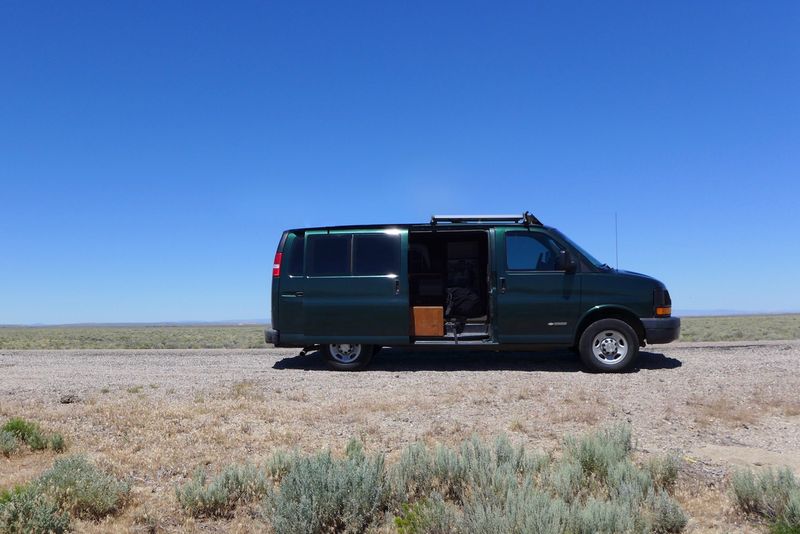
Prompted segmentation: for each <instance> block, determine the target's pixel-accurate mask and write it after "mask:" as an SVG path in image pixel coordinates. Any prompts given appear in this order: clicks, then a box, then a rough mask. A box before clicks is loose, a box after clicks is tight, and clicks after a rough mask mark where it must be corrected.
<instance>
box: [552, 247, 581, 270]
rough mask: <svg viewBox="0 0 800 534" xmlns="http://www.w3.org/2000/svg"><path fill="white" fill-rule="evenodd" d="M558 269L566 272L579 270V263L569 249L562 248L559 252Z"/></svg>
mask: <svg viewBox="0 0 800 534" xmlns="http://www.w3.org/2000/svg"><path fill="white" fill-rule="evenodd" d="M556 269H558V270H559V271H564V272H565V273H568V274H570V273H574V272H575V271H577V270H578V263H577V262H576V261H575V259H574V258H573V257H572V254H570V253H569V251H566V250H562V251H561V252H559V253H558V261H557V262H556Z"/></svg>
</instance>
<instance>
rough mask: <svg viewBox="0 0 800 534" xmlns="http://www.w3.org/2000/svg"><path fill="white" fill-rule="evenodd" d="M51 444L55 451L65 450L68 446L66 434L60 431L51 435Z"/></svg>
mask: <svg viewBox="0 0 800 534" xmlns="http://www.w3.org/2000/svg"><path fill="white" fill-rule="evenodd" d="M49 445H50V448H51V449H53V450H54V451H55V452H64V451H65V450H66V448H67V444H66V443H65V442H64V436H62V435H61V434H59V433H58V432H56V433H55V434H52V435H51V436H50V440H49Z"/></svg>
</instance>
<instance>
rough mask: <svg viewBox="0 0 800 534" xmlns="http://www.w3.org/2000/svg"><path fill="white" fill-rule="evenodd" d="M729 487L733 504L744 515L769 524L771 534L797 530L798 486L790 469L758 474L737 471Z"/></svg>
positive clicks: (799, 517) (799, 511)
mask: <svg viewBox="0 0 800 534" xmlns="http://www.w3.org/2000/svg"><path fill="white" fill-rule="evenodd" d="M732 487H733V495H734V499H735V501H736V504H737V506H738V507H739V509H740V510H741V511H743V512H744V513H747V514H753V515H756V516H760V517H763V518H765V519H767V520H769V521H771V522H772V523H773V530H775V531H779V532H792V530H791V529H800V484H798V482H797V479H795V477H794V474H793V473H792V471H791V470H790V469H788V468H783V469H780V470H778V471H777V472H775V471H773V470H772V469H768V470H765V471H762V472H760V473H758V474H754V473H753V472H752V471H749V470H747V471H737V472H736V473H734V474H733V479H732ZM787 529H789V530H787Z"/></svg>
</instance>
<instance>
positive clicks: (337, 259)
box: [308, 235, 350, 276]
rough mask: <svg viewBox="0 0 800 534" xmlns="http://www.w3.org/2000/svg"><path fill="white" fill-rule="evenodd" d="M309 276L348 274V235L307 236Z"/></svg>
mask: <svg viewBox="0 0 800 534" xmlns="http://www.w3.org/2000/svg"><path fill="white" fill-rule="evenodd" d="M308 259H309V265H308V274H309V276H341V275H348V274H350V236H349V235H312V236H308Z"/></svg>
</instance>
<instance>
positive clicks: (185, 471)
mask: <svg viewBox="0 0 800 534" xmlns="http://www.w3.org/2000/svg"><path fill="white" fill-rule="evenodd" d="M799 371H800V341H778V342H736V343H676V344H672V345H664V346H654V347H648V348H647V349H644V350H643V352H642V354H641V356H640V358H639V360H638V362H637V365H636V366H635V368H634V369H632V370H631V371H630V372H627V373H622V374H592V373H587V372H585V371H584V370H583V369H582V367H581V366H580V364H579V362H578V360H577V358H576V357H575V356H573V355H571V354H569V353H566V352H548V353H491V352H481V353H459V354H454V353H444V352H407V351H401V350H397V349H385V350H384V351H383V352H381V353H380V354H379V355H378V356H376V357H375V359H374V360H373V363H372V366H371V368H370V369H369V370H367V371H364V372H360V373H341V372H333V371H329V370H327V368H326V367H325V366H324V364H323V363H322V361H321V358H320V356H318V355H317V354H315V353H312V354H308V355H305V356H299V350H295V349H262V350H120V351H105V350H97V351H90V350H84V351H81V350H77V351H0V421H2V420H5V419H7V418H9V417H12V416H22V417H25V418H29V419H33V420H36V421H38V422H39V423H40V424H41V425H42V426H43V427H45V428H46V429H49V430H52V431H59V432H62V433H63V434H64V436H65V437H66V438H67V442H68V445H69V450H70V451H72V452H81V451H85V452H87V453H88V454H89V455H90V456H91V457H92V458H93V459H94V460H96V461H98V462H101V463H104V464H106V465H108V466H109V467H110V468H112V469H114V470H116V471H118V472H119V473H120V474H122V475H124V476H127V477H130V479H132V480H133V481H134V506H132V507H130V510H128V511H127V512H125V513H124V514H123V516H121V517H117V518H114V519H113V520H112V523H110V524H105V525H90V524H86V525H83V526H84V529H85V530H89V531H91V530H93V529H97V530H98V531H101V530H103V529H109V528H112V527H113V528H115V529H116V528H119V529H123V530H124V529H125V528H127V527H128V526H129V525H131V524H137V522H139V521H140V519H141V516H142V514H149V515H151V516H153V515H154V516H156V517H157V518H158V520H159V521H161V522H162V523H163V524H162V526H163V527H164V528H166V529H167V530H170V529H175V530H181V529H187V528H190V527H192V526H196V525H194V524H193V523H192V520H189V519H185V518H182V517H181V514H180V512H179V511H178V509H177V504H176V502H175V497H174V488H175V485H176V484H180V483H182V482H183V481H185V480H186V477H187V476H189V475H190V474H191V472H192V471H193V470H194V469H195V468H196V467H197V466H199V465H205V466H208V468H209V469H210V470H212V471H213V470H215V469H218V468H219V467H221V466H223V465H226V464H228V463H231V462H241V461H246V460H249V461H253V462H258V461H260V460H263V459H264V458H265V457H267V456H268V455H269V454H270V453H272V452H273V451H275V450H276V449H292V448H298V449H300V450H303V451H308V452H312V451H318V450H320V449H322V448H324V447H330V448H331V449H333V450H341V449H342V448H343V447H344V445H345V443H346V442H347V441H348V440H349V439H350V438H351V437H354V436H355V437H360V438H361V439H362V440H363V441H364V442H365V444H366V447H367V448H368V449H370V450H373V451H383V452H386V453H387V454H388V455H389V457H390V459H391V458H393V457H394V456H396V455H397V452H398V451H399V450H400V449H401V448H402V447H403V446H405V445H407V444H409V443H412V442H414V441H417V440H423V441H427V442H444V443H451V444H452V443H457V442H459V441H461V440H462V439H465V438H467V437H469V436H470V435H472V434H473V433H477V434H479V435H481V436H484V437H487V438H490V439H491V438H492V437H493V436H495V435H497V434H500V433H505V434H507V435H508V436H509V437H510V438H511V439H512V441H515V442H522V443H525V444H526V445H527V446H529V447H531V448H541V449H545V450H553V449H556V448H557V445H558V442H559V440H560V439H561V438H562V436H563V435H564V434H565V433H580V432H583V431H585V430H588V429H590V428H594V427H597V426H601V425H604V424H609V423H614V422H628V423H630V424H631V425H632V427H633V432H634V438H635V442H636V452H637V454H639V455H641V456H642V457H645V456H647V455H648V454H652V453H665V452H669V453H674V454H676V455H678V456H680V457H681V458H682V459H683V460H684V463H683V468H682V475H681V476H682V477H683V480H684V482H685V485H686V489H685V491H684V493H683V494H682V495H681V494H679V499H680V500H682V501H683V504H684V506H685V507H686V509H687V511H688V512H689V513H690V514H691V515H692V518H693V519H692V522H691V524H690V531H696V532H702V531H730V530H744V531H747V530H749V529H750V527H748V526H747V525H746V524H745V523H742V522H741V520H740V519H741V518H738V517H737V516H736V515H735V513H734V512H733V511H732V509H731V507H730V505H729V498H728V497H727V493H726V492H727V490H726V489H725V488H726V480H727V477H728V476H729V473H730V471H731V468H732V467H736V466H742V465H744V466H756V467H758V466H771V465H788V466H790V467H791V468H793V469H794V470H795V471H796V472H797V473H798V474H800V372H799ZM64 395H75V396H77V402H73V403H69V404H62V403H61V402H60V400H61V398H62V397H63V396H64ZM52 459H53V457H52V453H29V454H24V455H18V456H12V457H11V458H10V459H8V460H6V459H0V489H2V487H8V486H11V485H13V484H16V483H22V482H25V481H27V480H29V479H31V478H33V477H35V476H36V475H37V474H38V473H39V472H41V471H42V470H44V469H45V468H46V467H48V466H49V465H50V464H51V463H52ZM237 524H238V523H237ZM207 527H208V525H206V526H205V527H204V528H207ZM246 527H247V525H246V524H245V526H244V527H242V528H244V529H246ZM224 528H225V529H233V527H231V525H226V526H225V527H224Z"/></svg>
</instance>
